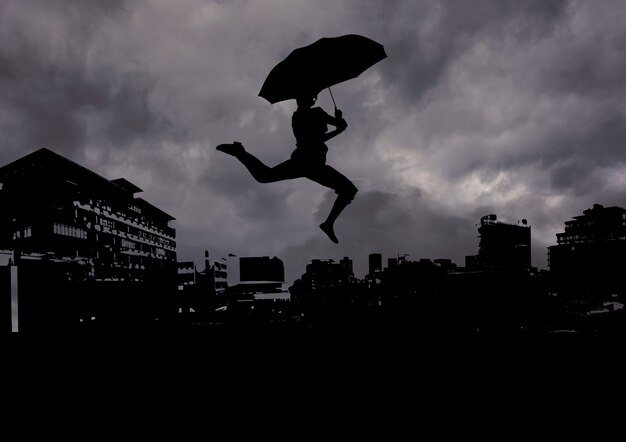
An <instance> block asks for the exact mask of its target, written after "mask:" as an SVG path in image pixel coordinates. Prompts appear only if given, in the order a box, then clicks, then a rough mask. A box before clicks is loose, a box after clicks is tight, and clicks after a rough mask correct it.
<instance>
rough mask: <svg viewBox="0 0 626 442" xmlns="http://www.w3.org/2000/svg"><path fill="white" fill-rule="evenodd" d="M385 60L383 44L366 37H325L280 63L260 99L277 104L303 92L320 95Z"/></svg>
mask: <svg viewBox="0 0 626 442" xmlns="http://www.w3.org/2000/svg"><path fill="white" fill-rule="evenodd" d="M385 57H387V54H386V53H385V48H384V47H383V45H381V44H380V43H377V42H375V41H374V40H371V39H369V38H367V37H363V36H362V35H355V34H348V35H342V36H340V37H332V38H321V39H319V40H317V41H316V42H315V43H312V44H310V45H308V46H304V47H301V48H298V49H295V50H294V51H292V52H291V53H290V54H289V55H288V56H287V57H286V58H285V59H284V60H283V61H281V62H280V63H278V64H277V65H276V66H275V67H274V69H272V71H271V72H270V73H269V75H268V76H267V78H266V79H265V82H264V83H263V87H261V92H259V96H260V97H263V98H265V99H266V100H267V101H269V102H270V103H272V104H273V103H277V102H279V101H284V100H289V99H294V98H296V97H297V96H298V95H301V94H303V93H313V94H318V93H319V92H321V91H322V90H324V89H326V88H330V87H331V86H334V85H335V84H338V83H341V82H343V81H346V80H350V79H352V78H356V77H358V76H359V75H361V73H362V72H364V71H365V70H366V69H368V68H369V67H371V66H373V65H374V64H376V63H378V62H379V61H380V60H382V59H383V58H385ZM331 96H332V93H331ZM333 101H334V98H333Z"/></svg>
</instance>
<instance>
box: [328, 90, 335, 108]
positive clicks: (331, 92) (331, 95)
mask: <svg viewBox="0 0 626 442" xmlns="http://www.w3.org/2000/svg"><path fill="white" fill-rule="evenodd" d="M328 92H330V98H332V99H333V105H334V106H335V111H336V110H337V103H335V97H333V91H331V90H330V87H329V88H328Z"/></svg>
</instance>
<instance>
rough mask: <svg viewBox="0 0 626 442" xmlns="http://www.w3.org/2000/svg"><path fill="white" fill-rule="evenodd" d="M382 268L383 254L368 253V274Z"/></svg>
mask: <svg viewBox="0 0 626 442" xmlns="http://www.w3.org/2000/svg"><path fill="white" fill-rule="evenodd" d="M382 270H383V255H381V254H380V253H370V256H369V274H370V275H374V274H376V272H381V271H382Z"/></svg>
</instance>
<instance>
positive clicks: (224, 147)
mask: <svg viewBox="0 0 626 442" xmlns="http://www.w3.org/2000/svg"><path fill="white" fill-rule="evenodd" d="M216 149H217V150H219V151H220V152H224V153H227V154H228V155H232V156H234V157H236V156H237V155H240V154H242V153H244V152H245V151H246V150H245V149H244V148H243V144H241V143H240V142H239V141H234V142H232V143H226V144H219V145H218V146H217V147H216Z"/></svg>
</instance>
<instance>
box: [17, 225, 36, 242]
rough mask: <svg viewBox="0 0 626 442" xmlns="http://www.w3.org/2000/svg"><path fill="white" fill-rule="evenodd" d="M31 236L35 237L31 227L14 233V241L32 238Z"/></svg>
mask: <svg viewBox="0 0 626 442" xmlns="http://www.w3.org/2000/svg"><path fill="white" fill-rule="evenodd" d="M31 236H33V229H32V228H31V227H30V226H28V227H24V228H23V229H20V230H17V231H15V232H13V239H18V238H30V237H31Z"/></svg>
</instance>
